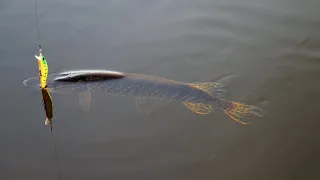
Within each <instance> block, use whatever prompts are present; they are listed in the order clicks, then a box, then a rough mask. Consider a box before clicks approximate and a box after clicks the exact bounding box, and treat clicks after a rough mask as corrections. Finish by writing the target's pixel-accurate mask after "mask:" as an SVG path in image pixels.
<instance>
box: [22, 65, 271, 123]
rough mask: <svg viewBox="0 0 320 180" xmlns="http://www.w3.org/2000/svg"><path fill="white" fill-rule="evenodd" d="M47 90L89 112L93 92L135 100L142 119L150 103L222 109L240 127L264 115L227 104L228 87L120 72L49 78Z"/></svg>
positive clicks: (79, 72)
mask: <svg viewBox="0 0 320 180" xmlns="http://www.w3.org/2000/svg"><path fill="white" fill-rule="evenodd" d="M23 83H24V85H25V86H27V87H31V86H35V85H37V86H38V84H37V83H35V82H34V78H33V79H32V78H30V79H27V80H25V81H24V82H23ZM46 89H48V91H50V92H53V93H60V94H66V93H78V95H79V105H80V106H82V108H83V109H84V110H85V111H90V102H91V93H92V92H105V93H107V94H110V95H118V96H131V97H134V98H135V102H136V106H137V109H138V111H139V112H140V113H141V114H143V115H148V114H150V112H151V111H152V109H153V107H152V104H151V103H149V102H150V101H149V99H165V100H174V101H178V102H181V103H183V104H184V105H185V106H186V107H187V108H188V109H189V110H191V111H192V112H194V113H197V114H210V113H212V112H213V111H214V109H220V110H222V111H223V112H224V113H225V114H226V115H228V116H229V117H230V118H231V119H232V120H234V121H236V122H238V123H240V124H250V122H249V121H247V120H246V119H248V118H251V117H253V116H258V117H264V114H265V111H264V110H262V109H261V108H259V107H257V106H254V105H249V104H246V103H242V102H236V101H230V100H227V96H228V94H229V92H228V90H227V88H226V86H225V85H224V84H222V83H219V82H216V81H212V82H211V81H209V82H191V83H187V82H179V81H175V80H170V79H166V78H162V77H156V76H152V75H144V74H137V73H126V72H120V71H109V70H75V71H64V72H60V73H54V74H51V75H49V76H48V78H47V86H46Z"/></svg>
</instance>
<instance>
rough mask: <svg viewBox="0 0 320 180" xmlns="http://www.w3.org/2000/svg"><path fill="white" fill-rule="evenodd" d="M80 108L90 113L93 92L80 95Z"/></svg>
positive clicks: (80, 93)
mask: <svg viewBox="0 0 320 180" xmlns="http://www.w3.org/2000/svg"><path fill="white" fill-rule="evenodd" d="M78 100H79V106H80V107H81V109H82V110H83V111H85V112H90V109H91V92H89V91H84V92H79V93H78Z"/></svg>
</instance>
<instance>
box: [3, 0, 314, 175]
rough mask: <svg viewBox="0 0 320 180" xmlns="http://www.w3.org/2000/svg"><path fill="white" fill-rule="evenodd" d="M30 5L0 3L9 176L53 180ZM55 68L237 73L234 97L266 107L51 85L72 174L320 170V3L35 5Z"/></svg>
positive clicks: (25, 0)
mask: <svg viewBox="0 0 320 180" xmlns="http://www.w3.org/2000/svg"><path fill="white" fill-rule="evenodd" d="M33 3H34V2H33V0H10V1H9V0H1V1H0V58H1V60H0V80H1V82H2V85H1V90H0V92H1V102H0V106H1V110H0V112H1V118H0V119H1V120H0V179H1V180H18V179H32V180H37V179H39V180H40V179H41V180H43V179H46V180H49V179H50V180H51V179H52V180H53V179H57V178H58V176H57V171H56V162H55V156H54V151H53V147H52V141H51V136H50V131H49V128H47V127H45V125H44V112H43V107H42V104H41V95H40V92H32V91H30V90H28V89H26V88H25V87H24V86H23V84H22V81H23V80H24V79H26V78H28V77H33V76H36V75H37V64H36V60H35V59H34V58H33V54H34V53H36V52H37V43H36V42H37V31H36V22H35V16H34V4H33ZM38 6H39V8H40V9H39V23H40V31H41V32H40V33H41V41H42V44H43V48H44V53H45V55H46V56H47V59H48V63H49V71H50V72H56V71H60V70H62V69H63V68H66V69H110V70H120V71H125V72H134V73H144V74H151V75H156V76H161V77H165V78H169V79H174V80H180V81H188V82H190V81H208V80H211V79H214V78H215V77H217V76H220V75H222V74H226V73H231V74H235V75H237V76H239V78H238V79H237V80H236V81H234V82H232V83H230V91H231V96H230V98H231V99H233V100H237V101H244V102H247V103H250V104H254V105H258V106H261V107H263V108H264V109H265V110H266V111H267V112H268V113H267V115H266V117H265V118H264V119H253V124H252V125H249V126H243V125H240V124H236V123H234V121H232V120H230V119H229V118H228V117H227V116H226V115H224V114H223V113H221V112H219V111H216V112H215V113H214V114H210V115H197V114H194V113H192V112H191V111H189V110H188V109H187V108H185V107H183V105H181V104H178V103H176V104H170V105H168V106H166V107H164V108H162V109H159V110H158V111H156V112H154V113H153V114H151V115H150V116H146V117H145V116H141V115H140V114H139V113H137V111H136V108H135V106H134V105H135V104H134V101H133V100H132V99H130V98H121V97H110V96H106V95H102V94H95V95H93V104H92V111H91V113H89V114H86V113H84V112H82V111H81V110H80V109H79V107H78V104H77V97H76V96H75V95H56V94H53V95H52V96H53V101H54V105H55V119H54V125H55V140H56V143H57V149H58V153H59V159H60V169H61V173H62V176H63V179H76V180H82V179H90V180H100V179H112V180H115V179H119V180H126V179H128V180H129V179H130V180H132V179H139V180H147V179H148V180H149V179H152V180H157V179H159V180H164V179H165V180H180V179H183V180H189V179H190V180H191V179H192V180H193V179H199V180H207V179H208V180H212V179H219V180H224V179H225V180H230V179H235V180H256V179H259V180H270V179H272V180H292V179H299V180H300V179H308V180H318V179H320V172H319V170H318V167H319V160H320V155H319V152H320V143H319V137H320V131H319V130H318V128H319V125H320V111H319V107H320V81H319V78H320V60H319V57H320V53H319V51H320V13H319V7H320V2H319V1H316V0H314V1H311V0H307V1H294V0H291V1H290V0H277V1H276V0H212V1H208V0H198V1H191V0H176V1H168V0H162V1H156V0H153V1H147V0H139V1H130V0H126V1H124V0H123V1H119V0H113V1H101V0H100V1H99V0H93V1H85V0H65V1H62V0H54V1H43V0H39V3H38Z"/></svg>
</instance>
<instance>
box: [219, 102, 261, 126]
mask: <svg viewBox="0 0 320 180" xmlns="http://www.w3.org/2000/svg"><path fill="white" fill-rule="evenodd" d="M230 103H231V106H230V107H229V108H228V109H226V110H224V112H225V113H226V114H227V115H228V116H229V117H230V118H231V119H233V120H234V121H236V122H238V123H240V124H251V123H250V122H248V121H245V119H246V118H250V117H252V116H259V117H263V116H264V114H265V112H264V111H263V110H262V109H260V108H258V107H256V106H252V105H247V104H243V103H238V102H230Z"/></svg>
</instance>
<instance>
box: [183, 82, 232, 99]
mask: <svg viewBox="0 0 320 180" xmlns="http://www.w3.org/2000/svg"><path fill="white" fill-rule="evenodd" d="M188 85H189V86H192V87H195V88H198V89H201V90H203V91H205V92H207V93H208V94H210V95H211V96H214V97H220V98H225V97H227V96H228V95H229V92H228V90H227V88H226V87H225V86H224V85H222V84H220V83H214V82H200V83H189V84H188Z"/></svg>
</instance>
